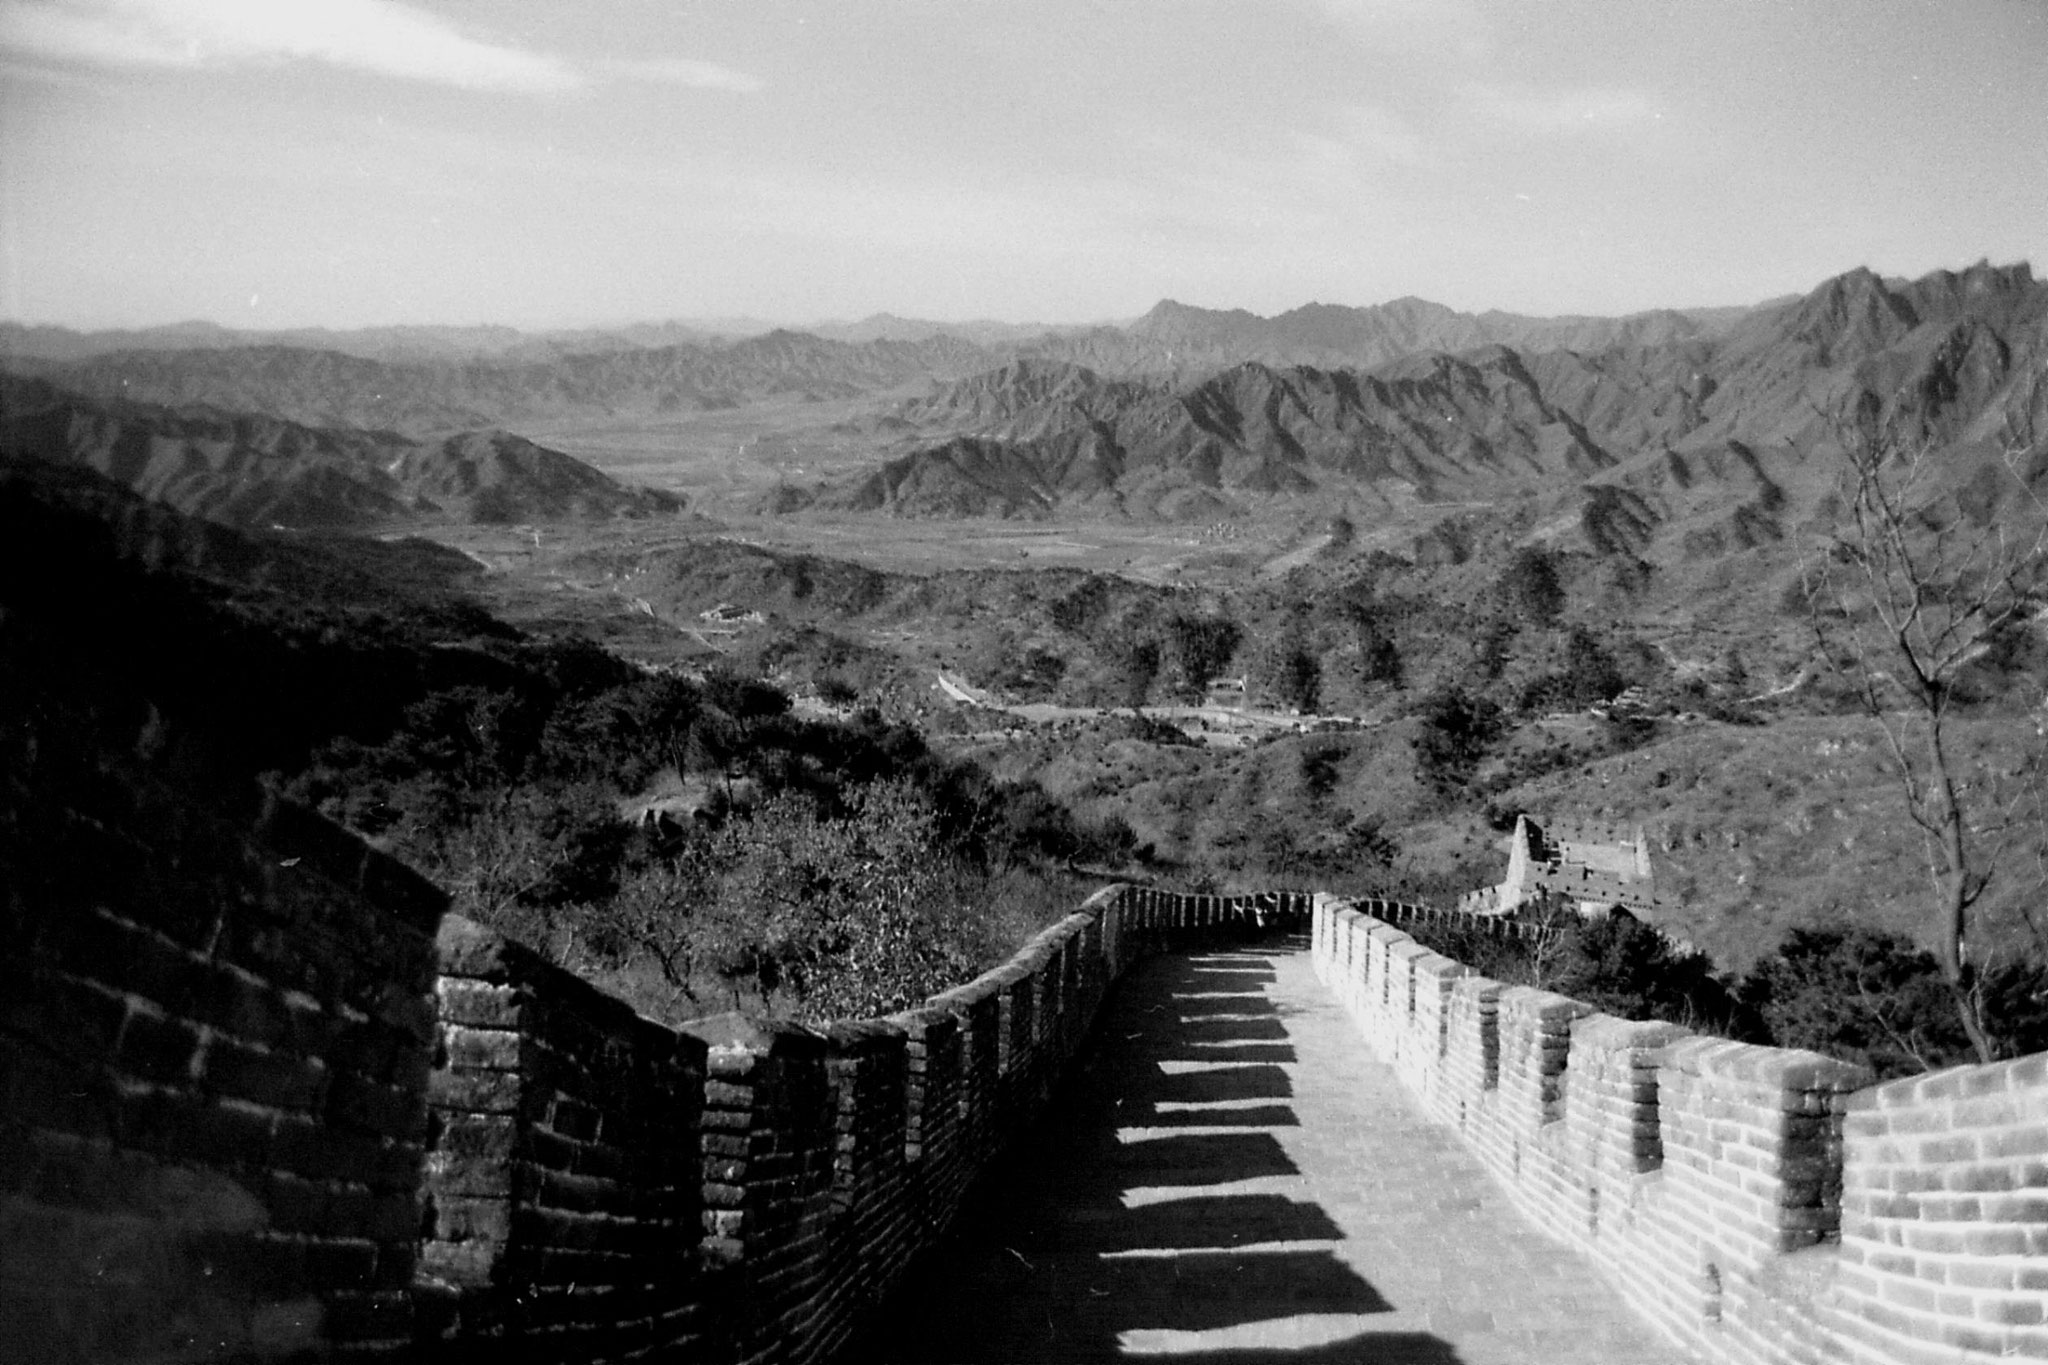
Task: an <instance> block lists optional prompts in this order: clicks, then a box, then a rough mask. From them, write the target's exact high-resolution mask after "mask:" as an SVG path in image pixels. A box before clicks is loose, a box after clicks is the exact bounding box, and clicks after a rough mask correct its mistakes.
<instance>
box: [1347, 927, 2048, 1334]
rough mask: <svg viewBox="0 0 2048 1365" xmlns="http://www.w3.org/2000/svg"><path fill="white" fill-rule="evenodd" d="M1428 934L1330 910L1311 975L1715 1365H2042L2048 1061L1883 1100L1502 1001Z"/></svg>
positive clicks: (1515, 1193) (1593, 1016) (1874, 1091)
mask: <svg viewBox="0 0 2048 1365" xmlns="http://www.w3.org/2000/svg"><path fill="white" fill-rule="evenodd" d="M1455 913H1457V912H1436V914H1437V915H1438V916H1442V915H1448V914H1455ZM1382 916H1384V918H1382ZM1420 917H1422V916H1420V915H1419V914H1414V913H1408V912H1407V910H1406V909H1405V908H1404V909H1400V910H1397V909H1394V908H1392V907H1389V906H1388V905H1387V904H1386V903H1385V902H1356V903H1354V902H1348V901H1343V900H1339V899H1337V898H1334V897H1327V896H1319V897H1317V901H1316V908H1315V912H1314V926H1313V929H1312V931H1311V935H1310V938H1311V944H1312V951H1313V953H1314V955H1315V963H1316V969H1317V971H1318V973H1319V974H1320V975H1321V976H1322V978H1323V979H1324V981H1325V982H1326V983H1327V984H1328V985H1329V986H1330V988H1331V990H1332V991H1333V992H1334V993H1335V995H1336V996H1337V998H1338V999H1339V1000H1340V1001H1342V1002H1343V1004H1344V1005H1345V1006H1346V1008H1347V1009H1348V1010H1349V1011H1350V1013H1351V1014H1352V1016H1353V1018H1354V1020H1355V1021H1356V1022H1357V1024H1358V1027H1359V1029H1360V1031H1361V1032H1362V1033H1363V1035H1364V1036H1365V1039H1366V1041H1367V1043H1368V1045H1369V1046H1371V1047H1372V1048H1373V1050H1374V1051H1375V1052H1376V1053H1378V1054H1379V1055H1380V1056H1381V1057H1382V1058H1383V1059H1384V1060H1386V1061H1388V1062H1389V1063H1391V1064H1392V1065H1393V1066H1394V1067H1395V1069H1396V1071H1397V1073H1398V1074H1399V1075H1400V1076H1401V1078H1402V1080H1403V1081H1404V1082H1405V1083H1406V1084H1407V1085H1408V1086H1409V1087H1410V1089H1411V1090H1413V1091H1414V1093H1415V1094H1416V1095H1417V1096H1418V1097H1419V1098H1420V1099H1421V1100H1422V1101H1423V1102H1424V1104H1425V1106H1426V1107H1427V1108H1429V1109H1430V1110H1431V1111H1432V1112H1434V1113H1435V1114H1436V1115H1437V1116H1438V1117H1439V1118H1441V1119H1442V1120H1443V1121H1444V1122H1445V1123H1446V1124H1447V1125H1449V1126H1451V1127H1453V1128H1455V1129H1456V1130H1457V1131H1458V1133H1459V1134H1460V1136H1461V1137H1462V1138H1463V1139H1464V1141H1465V1142H1466V1144H1467V1145H1468V1146H1469V1147H1470V1148H1471V1150H1472V1151H1473V1152H1474V1153H1475V1154H1476V1155H1477V1156H1478V1157H1479V1158H1480V1160H1481V1161H1482V1162H1483V1163H1484V1164H1485V1165H1486V1166H1487V1168H1488V1169H1489V1170H1490V1171H1491V1172H1492V1173H1493V1175H1494V1176H1495V1177H1496V1178H1497V1179H1499V1180H1500V1181H1501V1182H1502V1184H1503V1185H1504V1186H1505V1187H1506V1188H1507V1189H1508V1191H1509V1192H1510V1194H1511V1196H1512V1197H1513V1198H1514V1199H1515V1200H1516V1201H1517V1203H1519V1204H1520V1205H1521V1207H1522V1208H1523V1209H1525V1210H1526V1211H1527V1212H1528V1214H1529V1215H1530V1216H1531V1218H1532V1219H1534V1220H1536V1222H1537V1223H1538V1225H1539V1226H1542V1227H1544V1228H1547V1229H1549V1230H1551V1231H1552V1232H1554V1233H1555V1234H1556V1235H1557V1236H1559V1237H1560V1238H1562V1239H1564V1240H1566V1241H1568V1242H1570V1243H1572V1244H1574V1245H1576V1246H1578V1247H1580V1248H1581V1249H1583V1250H1585V1251H1587V1252H1588V1253H1590V1254H1591V1255H1592V1256H1593V1257H1594V1259H1595V1261H1596V1262H1597V1263H1598V1264H1599V1265H1600V1266H1601V1267H1602V1268H1603V1270H1604V1271H1605V1272H1606V1273H1607V1274H1608V1276H1609V1277H1610V1278H1611V1279H1612V1280H1613V1281H1614V1283H1615V1284H1616V1285H1617V1286H1618V1287H1619V1288H1620V1289H1621V1290H1622V1291H1623V1292H1624V1294H1625V1295H1626V1296H1627V1297H1628V1299H1629V1301H1630V1302H1631V1303H1632V1304H1633V1305H1634V1306H1635V1307H1636V1308H1637V1309H1638V1310H1640V1311H1642V1312H1643V1313H1644V1314H1645V1315H1646V1316H1648V1317H1650V1318H1651V1319H1652V1320H1654V1321H1656V1322H1657V1323H1659V1324H1660V1325H1661V1326H1663V1327H1664V1328H1665V1329H1666V1330H1667V1331H1668V1332H1670V1333H1671V1334H1672V1335H1673V1336H1675V1337H1677V1338H1678V1339H1679V1340H1681V1341H1683V1342H1684V1343H1685V1344H1687V1345H1688V1346H1690V1347H1691V1348H1693V1349H1694V1350H1696V1351H1698V1352H1699V1353H1700V1354H1701V1355H1702V1356H1703V1357H1704V1358H1706V1359H1708V1360H1713V1361H1717V1362H1719V1361H1725V1362H1731V1363H1739V1365H1765V1363H1766V1362H1768V1363H1769V1365H1781V1363H1783V1365H1791V1363H1792V1362H1837V1361H1839V1362H1856V1363H1857V1365H1878V1362H1887V1363H1896V1362H1918V1361H1937V1360H1939V1361H1968V1360H1988V1359H2013V1358H2021V1359H2048V1055H2037V1056H2033V1057H2026V1058H2021V1059H2019V1060H2017V1061H2011V1062H2002V1063H1998V1064H1995V1065H1992V1066H1971V1067H1959V1068H1955V1069H1953V1070H1949V1071H1944V1072H1939V1073H1936V1074H1933V1075H1930V1076H1924V1077H1916V1078H1911V1079H1907V1080H1901V1081H1894V1082H1890V1083H1888V1084H1885V1085H1872V1084H1870V1080H1871V1078H1870V1075H1869V1073H1868V1072H1867V1071H1866V1070H1864V1069H1863V1068H1859V1067H1855V1066H1850V1065H1848V1064H1845V1063H1842V1062H1837V1061H1833V1060H1831V1059H1829V1058H1826V1057H1821V1056H1817V1055H1815V1054H1813V1053H1807V1052H1799V1051H1794V1050H1789V1049H1781V1048H1762V1047H1752V1046H1747V1045H1744V1044H1740V1043H1733V1042H1728V1041H1726V1040H1722V1039H1714V1038H1702V1037H1697V1036H1693V1035H1691V1034H1689V1033H1687V1032H1686V1031H1685V1030H1684V1029H1681V1028H1678V1027H1677V1026H1675V1025H1669V1024H1659V1023H1631V1022H1628V1021H1625V1020H1620V1019H1614V1018H1611V1017H1609V1016H1606V1015H1602V1014H1599V1013H1598V1012H1596V1011H1594V1010H1592V1009H1591V1008H1590V1007H1588V1006H1586V1005H1584V1004H1581V1003H1580V1002H1578V1001H1574V1000H1570V999H1567V998H1565V997H1563V996H1558V995H1553V994H1550V993H1548V992H1543V991H1536V990H1530V989H1528V988H1526V987H1511V986H1503V985H1501V984H1500V983H1498V982H1493V981H1488V980H1487V979H1485V978H1484V977H1480V976H1477V975H1473V974H1470V973H1467V972H1464V971H1462V970H1461V969H1458V968H1457V966H1456V964H1446V963H1445V962H1444V961H1443V960H1442V959H1437V958H1435V957H1434V955H1433V954H1426V953H1422V952H1420V951H1418V950H1417V948H1416V945H1414V944H1413V942H1412V941H1411V940H1409V938H1408V936H1407V935H1406V934H1404V933H1402V932H1401V931H1400V930H1399V929H1397V928H1394V927H1393V924H1392V923H1391V921H1393V920H1395V919H1400V920H1404V921H1405V920H1409V919H1414V918H1420Z"/></svg>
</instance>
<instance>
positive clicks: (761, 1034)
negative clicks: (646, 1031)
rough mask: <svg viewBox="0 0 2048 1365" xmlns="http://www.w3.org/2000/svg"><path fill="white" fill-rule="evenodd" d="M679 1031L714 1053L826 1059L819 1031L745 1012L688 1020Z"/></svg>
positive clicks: (822, 1039) (823, 1040)
mask: <svg viewBox="0 0 2048 1365" xmlns="http://www.w3.org/2000/svg"><path fill="white" fill-rule="evenodd" d="M679 1031H680V1032H683V1033H687V1034H689V1035H690V1036H691V1037H693V1038H701V1039H703V1040H704V1042H705V1044H706V1045H707V1046H709V1047H710V1048H711V1049H712V1050H713V1051H714V1052H756V1053H762V1054H765V1055H767V1056H771V1057H777V1058H793V1059H798V1060H802V1059H807V1058H816V1057H823V1056H824V1055H825V1036H824V1035H823V1034H821V1033H819V1032H818V1031H817V1030H816V1029H813V1028H808V1027H806V1026H805V1025H803V1024H799V1023H797V1022H795V1021H794V1020H790V1019H776V1018H771V1017H769V1016H766V1015H760V1014H753V1013H750V1012H748V1011H745V1010H727V1011H726V1012H725V1013H723V1014H713V1015H708V1016H706V1017H705V1018H702V1019H690V1020H686V1021H685V1022H684V1023H682V1024H681V1025H680V1026H679Z"/></svg>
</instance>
